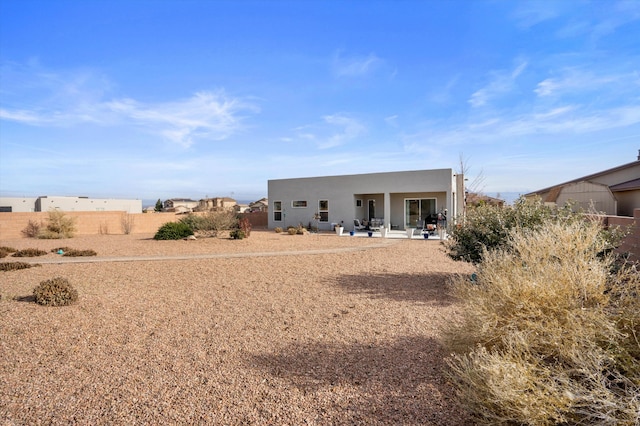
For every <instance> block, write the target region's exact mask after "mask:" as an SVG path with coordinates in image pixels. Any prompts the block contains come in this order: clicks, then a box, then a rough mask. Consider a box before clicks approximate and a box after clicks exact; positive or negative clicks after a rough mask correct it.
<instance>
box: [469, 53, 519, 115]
mask: <svg viewBox="0 0 640 426" xmlns="http://www.w3.org/2000/svg"><path fill="white" fill-rule="evenodd" d="M526 67H527V62H525V61H520V63H519V64H518V65H517V66H516V67H515V69H513V70H512V71H511V72H505V71H494V72H492V73H491V81H490V82H489V83H488V84H487V85H486V86H485V87H483V88H482V89H479V90H477V91H476V92H474V93H473V94H472V95H471V97H470V98H469V100H468V102H469V104H470V105H471V106H472V107H474V108H477V107H481V106H485V105H487V104H488V103H489V101H490V100H492V99H494V98H496V97H498V96H500V95H503V94H507V93H509V92H510V91H511V90H513V88H514V87H515V81H516V79H517V78H518V77H519V76H520V74H522V72H523V71H524V70H525V69H526Z"/></svg>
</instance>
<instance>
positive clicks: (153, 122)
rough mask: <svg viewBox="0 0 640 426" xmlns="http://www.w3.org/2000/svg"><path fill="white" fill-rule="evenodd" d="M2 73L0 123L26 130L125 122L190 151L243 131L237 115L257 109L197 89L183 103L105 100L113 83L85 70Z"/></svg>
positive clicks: (13, 69)
mask: <svg viewBox="0 0 640 426" xmlns="http://www.w3.org/2000/svg"><path fill="white" fill-rule="evenodd" d="M3 74H4V75H3V77H6V79H7V81H6V86H7V87H9V88H10V91H5V92H4V93H3V107H2V108H1V109H0V119H2V120H7V121H14V122H18V123H22V124H26V125H31V126H41V127H47V126H50V127H70V126H75V125H78V124H82V123H91V124H96V125H100V126H118V125H122V124H129V125H134V126H136V127H139V128H142V129H144V130H145V131H147V132H150V133H155V134H158V135H160V136H162V137H163V138H165V139H167V140H169V141H171V142H174V143H176V144H179V145H181V146H183V147H189V146H191V145H192V144H193V143H194V142H195V141H196V140H222V139H226V138H228V137H229V136H231V135H232V134H233V133H235V132H238V131H239V130H240V129H241V128H242V120H243V115H242V114H244V113H247V112H253V113H255V112H257V111H258V108H257V107H256V106H255V105H253V104H250V103H248V102H246V101H245V100H243V99H240V98H233V97H230V96H227V95H226V94H225V93H224V92H223V91H217V92H210V91H202V92H198V93H196V94H194V95H193V96H191V97H189V98H186V99H181V100H173V101H167V102H156V103H142V102H139V101H136V100H134V99H129V98H112V99H105V98H106V97H107V95H108V94H109V93H110V91H111V87H112V85H111V84H110V83H109V81H108V79H106V78H105V77H104V76H102V75H100V74H99V73H95V72H91V71H87V70H81V71H68V72H60V73H55V72H51V71H43V70H42V69H31V68H29V67H20V66H17V65H4V66H3ZM24 105H29V108H25V106H24Z"/></svg>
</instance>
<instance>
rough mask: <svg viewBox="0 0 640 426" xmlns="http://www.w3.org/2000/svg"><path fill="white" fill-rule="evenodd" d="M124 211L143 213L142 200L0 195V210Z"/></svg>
mask: <svg viewBox="0 0 640 426" xmlns="http://www.w3.org/2000/svg"><path fill="white" fill-rule="evenodd" d="M51 209H56V210H60V211H66V212H73V211H76V212H87V211H88V212H94V211H124V212H127V213H142V200H127V199H112V198H89V197H59V196H42V197H37V198H20V197H0V212H46V211H49V210H51Z"/></svg>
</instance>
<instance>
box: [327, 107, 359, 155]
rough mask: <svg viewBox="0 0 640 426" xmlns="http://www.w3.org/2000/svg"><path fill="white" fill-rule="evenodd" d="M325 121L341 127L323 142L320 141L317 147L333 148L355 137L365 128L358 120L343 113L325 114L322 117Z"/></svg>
mask: <svg viewBox="0 0 640 426" xmlns="http://www.w3.org/2000/svg"><path fill="white" fill-rule="evenodd" d="M323 119H324V121H325V123H327V124H331V125H332V126H337V127H340V128H341V131H340V132H339V133H334V134H333V135H331V136H330V137H329V138H327V139H326V140H325V142H323V143H321V144H320V146H319V148H320V149H326V148H333V147H336V146H340V145H343V144H345V143H346V142H348V141H351V140H353V139H356V138H357V137H359V136H360V135H362V134H363V133H365V131H366V128H365V126H364V125H362V124H361V123H360V122H359V121H357V120H355V119H353V118H350V117H347V116H344V115H327V116H324V117H323Z"/></svg>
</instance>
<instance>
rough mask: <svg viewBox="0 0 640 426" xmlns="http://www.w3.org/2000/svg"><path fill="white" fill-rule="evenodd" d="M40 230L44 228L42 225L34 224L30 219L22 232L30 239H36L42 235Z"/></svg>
mask: <svg viewBox="0 0 640 426" xmlns="http://www.w3.org/2000/svg"><path fill="white" fill-rule="evenodd" d="M40 228H42V224H41V223H38V222H34V221H33V220H31V219H29V222H28V223H27V226H26V228H24V229H23V230H22V231H21V232H22V235H24V236H25V237H28V238H36V237H37V236H38V234H39V233H40Z"/></svg>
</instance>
